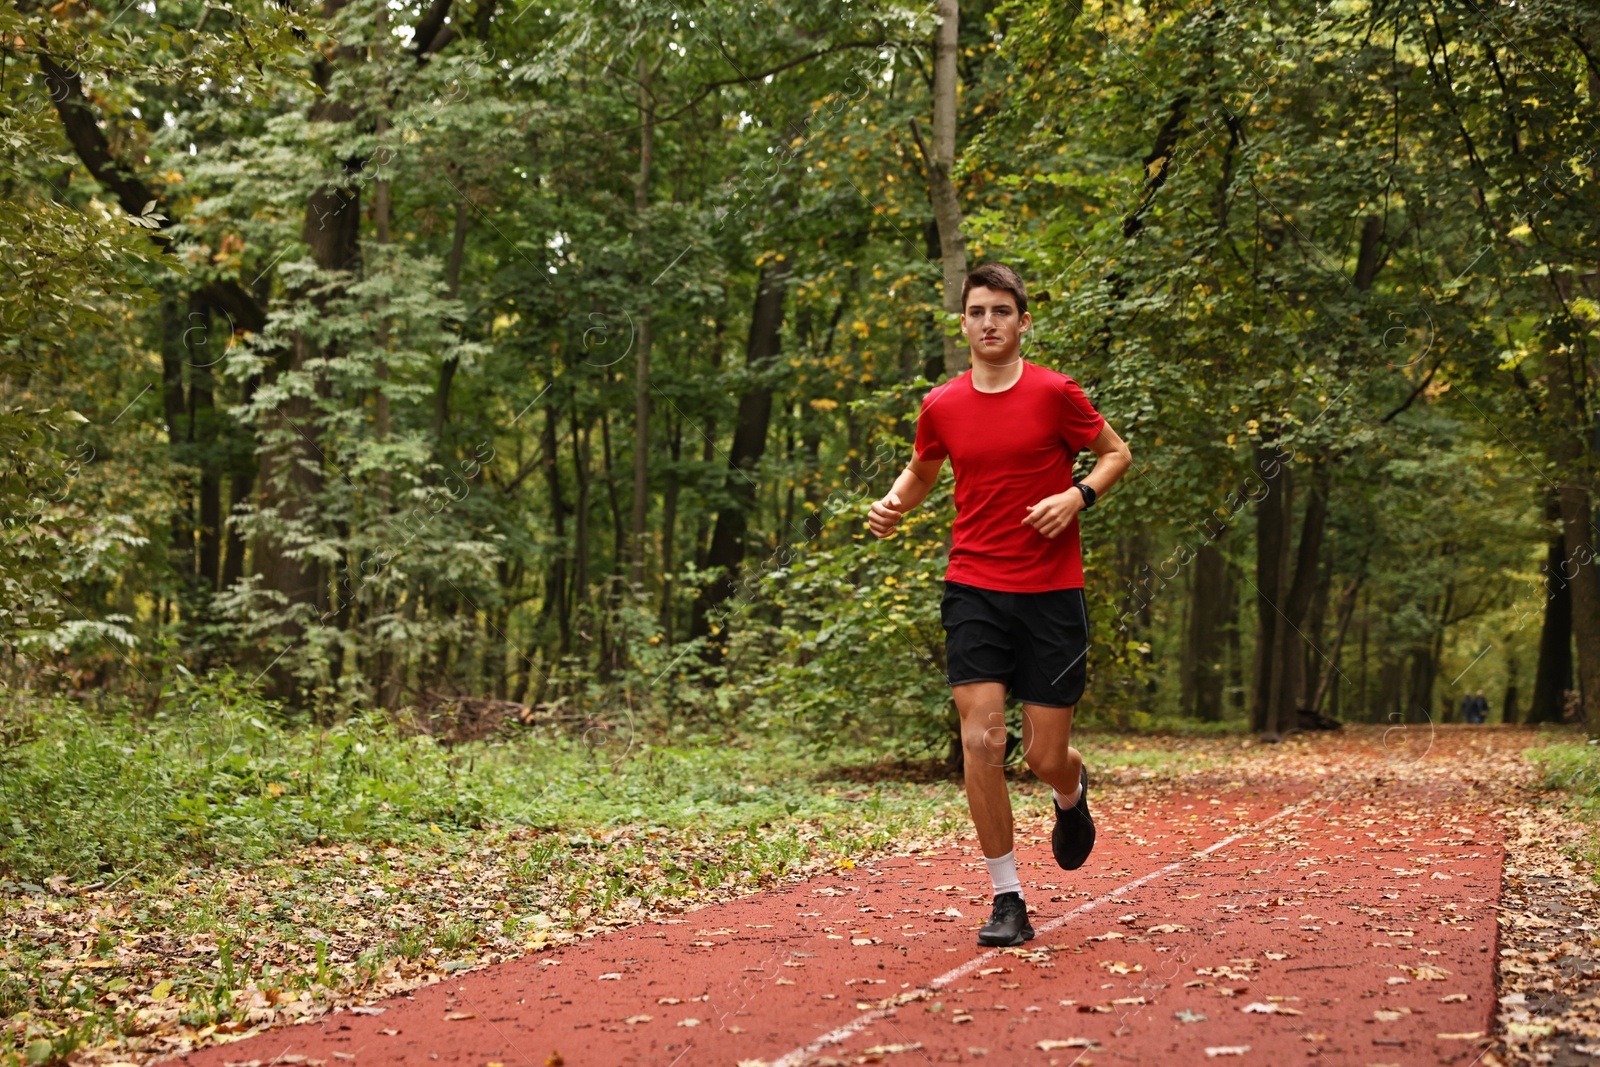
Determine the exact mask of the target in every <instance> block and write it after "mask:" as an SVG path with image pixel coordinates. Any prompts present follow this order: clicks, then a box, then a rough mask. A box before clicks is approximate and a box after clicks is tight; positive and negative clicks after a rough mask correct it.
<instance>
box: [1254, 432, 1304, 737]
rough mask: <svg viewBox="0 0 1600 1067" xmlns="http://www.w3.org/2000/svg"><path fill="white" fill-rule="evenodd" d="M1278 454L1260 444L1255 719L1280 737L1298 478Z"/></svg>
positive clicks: (1259, 729)
mask: <svg viewBox="0 0 1600 1067" xmlns="http://www.w3.org/2000/svg"><path fill="white" fill-rule="evenodd" d="M1274 454H1275V453H1274V452H1273V451H1272V450H1270V449H1268V448H1267V447H1266V446H1265V445H1257V446H1256V456H1255V459H1256V472H1257V473H1258V474H1259V475H1260V476H1261V478H1262V479H1263V481H1265V483H1266V486H1267V493H1266V496H1265V497H1263V498H1262V500H1261V503H1259V504H1257V505H1256V662H1255V680H1254V696H1253V699H1252V700H1251V705H1250V706H1251V711H1250V717H1251V726H1252V728H1253V729H1254V730H1256V731H1257V732H1258V733H1262V734H1266V735H1269V736H1274V737H1275V736H1276V735H1277V733H1278V729H1279V722H1278V706H1277V693H1278V689H1279V685H1280V677H1279V675H1280V671H1279V670H1278V666H1279V654H1278V650H1279V647H1280V637H1279V634H1278V631H1279V629H1281V621H1280V619H1279V618H1278V603H1279V600H1280V599H1281V597H1282V595H1283V592H1284V587H1285V586H1286V584H1287V579H1286V573H1287V571H1288V569H1289V547H1290V545H1289V523H1290V522H1291V521H1292V519H1293V517H1294V512H1293V503H1294V502H1293V500H1292V498H1291V494H1292V493H1293V491H1294V478H1293V473H1292V472H1291V471H1290V470H1289V469H1288V468H1287V467H1282V466H1278V465H1277V464H1278V461H1277V460H1275V459H1273V458H1272V457H1273V456H1274ZM1269 473H1271V474H1272V477H1268V474H1269Z"/></svg>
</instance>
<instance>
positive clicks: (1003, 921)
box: [978, 893, 1033, 945]
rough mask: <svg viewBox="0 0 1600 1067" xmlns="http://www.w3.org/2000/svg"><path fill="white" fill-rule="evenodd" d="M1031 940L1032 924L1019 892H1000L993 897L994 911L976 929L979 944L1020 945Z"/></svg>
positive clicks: (1026, 906)
mask: <svg viewBox="0 0 1600 1067" xmlns="http://www.w3.org/2000/svg"><path fill="white" fill-rule="evenodd" d="M1032 940H1033V924H1032V923H1030V922H1029V921H1028V905H1027V904H1026V903H1024V902H1023V899H1022V894H1021V893H1001V894H1000V895H999V896H997V897H995V898H994V911H993V913H992V914H990V916H989V921H988V922H986V923H984V924H983V929H981V930H979V931H978V944H980V945H1020V944H1022V943H1023V942H1024V941H1032Z"/></svg>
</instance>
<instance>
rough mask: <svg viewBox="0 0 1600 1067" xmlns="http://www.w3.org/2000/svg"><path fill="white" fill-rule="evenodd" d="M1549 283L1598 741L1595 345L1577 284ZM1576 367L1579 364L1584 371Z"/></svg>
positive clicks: (1556, 384)
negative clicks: (1580, 321) (1591, 393)
mask: <svg viewBox="0 0 1600 1067" xmlns="http://www.w3.org/2000/svg"><path fill="white" fill-rule="evenodd" d="M1549 280H1550V290H1549V291H1550V293H1551V296H1552V303H1553V304H1554V305H1555V306H1556V307H1557V308H1558V309H1559V314H1558V316H1556V322H1557V324H1558V325H1557V326H1555V327H1552V336H1551V337H1550V338H1549V339H1548V341H1549V343H1548V344H1547V346H1546V352H1545V358H1544V367H1545V376H1546V380H1547V384H1548V386H1549V391H1550V392H1549V395H1550V405H1551V409H1552V412H1553V414H1554V415H1555V422H1556V425H1555V426H1554V427H1553V428H1552V432H1551V434H1550V444H1549V449H1550V453H1551V457H1552V458H1553V459H1554V460H1555V466H1556V472H1557V477H1558V478H1559V479H1560V482H1561V485H1560V488H1559V490H1558V493H1557V499H1558V502H1559V506H1560V509H1561V534H1562V547H1563V549H1564V553H1565V558H1564V559H1563V561H1562V566H1561V571H1560V575H1561V577H1562V578H1564V579H1565V580H1566V581H1567V582H1568V583H1569V584H1570V586H1571V592H1572V638H1573V645H1574V647H1575V650H1576V653H1577V667H1578V697H1579V707H1580V708H1581V711H1582V716H1581V717H1582V719H1583V723H1584V727H1585V728H1586V729H1587V730H1588V732H1589V734H1590V735H1591V736H1597V735H1600V573H1597V570H1596V568H1597V563H1600V561H1597V560H1596V559H1595V554H1594V526H1593V516H1592V502H1591V499H1590V493H1591V492H1592V490H1593V487H1594V454H1593V451H1592V447H1591V444H1590V441H1591V438H1592V436H1593V433H1594V420H1593V415H1592V413H1591V412H1590V410H1589V404H1588V397H1587V392H1586V391H1587V388H1588V380H1587V379H1588V361H1587V359H1586V358H1585V355H1586V348H1587V346H1586V344H1585V343H1584V331H1582V330H1580V329H1576V328H1568V327H1567V326H1566V319H1567V318H1568V317H1570V313H1569V312H1567V310H1566V309H1567V308H1568V307H1570V305H1571V299H1572V294H1571V293H1570V292H1569V290H1570V288H1571V279H1570V278H1569V277H1568V276H1567V275H1565V274H1564V273H1562V272H1560V271H1556V270H1552V271H1551V272H1550V276H1549ZM1574 361H1576V362H1577V364H1578V367H1577V369H1576V371H1575V370H1574V367H1573V362H1574Z"/></svg>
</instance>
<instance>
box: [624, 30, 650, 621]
mask: <svg viewBox="0 0 1600 1067" xmlns="http://www.w3.org/2000/svg"><path fill="white" fill-rule="evenodd" d="M653 100H654V97H653V96H652V95H651V92H650V64H649V63H648V62H647V60H646V58H645V55H644V53H643V52H641V53H640V54H639V113H640V123H639V182H638V185H637V186H636V187H635V189H634V197H633V207H634V212H635V213H636V214H637V215H638V216H639V231H640V235H641V236H644V235H645V233H646V229H645V219H644V215H645V211H646V210H648V209H649V207H650V157H651V153H652V151H653V149H654V141H655V127H656V111H655V106H654V104H653V103H652V101H653ZM645 244H646V242H644V241H641V242H640V247H641V250H643V248H644V246H645ZM640 288H641V290H643V289H644V288H645V287H644V286H643V285H641V286H640ZM649 505H650V310H649V308H646V309H645V310H644V313H643V314H641V315H640V316H639V333H638V338H637V342H636V350H635V352H634V359H633V515H632V520H633V521H632V525H631V532H632V534H633V537H632V543H631V544H630V545H629V546H628V548H629V552H628V558H629V564H630V566H629V573H628V578H629V581H630V583H631V584H632V586H633V594H634V596H635V597H643V596H644V570H645V554H646V535H647V532H648V531H647V530H646V527H645V524H646V522H647V521H648V519H649Z"/></svg>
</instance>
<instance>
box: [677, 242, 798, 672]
mask: <svg viewBox="0 0 1600 1067" xmlns="http://www.w3.org/2000/svg"><path fill="white" fill-rule="evenodd" d="M789 266H790V264H789V260H788V258H787V257H784V256H779V257H774V258H771V259H768V260H767V261H766V262H765V263H763V264H762V265H761V274H760V276H759V278H758V279H757V282H756V301H755V310H754V311H753V313H752V314H751V316H750V341H749V344H748V346H747V347H746V349H745V363H746V365H747V366H748V367H749V368H750V369H751V370H752V371H755V372H758V373H759V372H760V371H762V370H764V369H765V368H766V367H768V366H769V365H770V364H771V363H772V362H773V360H775V359H777V357H778V349H779V344H780V341H781V338H782V328H783V305H784V297H785V295H786V288H787V287H786V283H787V280H788V277H789ZM771 421H772V389H771V387H770V386H768V385H766V384H764V383H762V382H760V381H759V380H758V381H757V382H756V383H755V384H753V385H751V386H750V388H749V390H747V391H746V392H745V394H744V395H743V396H741V397H740V398H739V415H738V421H737V422H736V423H735V424H734V429H733V446H732V448H731V450H730V451H729V453H728V474H727V486H728V495H729V497H731V498H732V501H731V504H730V505H729V506H727V507H724V508H721V509H719V510H718V512H717V522H716V526H715V528H714V529H713V530H712V534H711V547H710V549H709V550H708V551H707V552H706V566H707V567H714V568H721V569H722V571H723V573H722V576H721V577H719V578H717V579H715V580H713V581H712V582H711V583H710V584H708V585H706V586H704V587H702V588H701V590H700V593H699V595H698V596H697V597H696V598H695V607H694V617H693V619H692V620H691V622H692V627H691V631H690V634H691V636H693V637H705V636H712V631H711V626H712V619H711V614H712V612H713V611H714V610H715V609H717V608H719V607H720V606H721V605H722V604H723V602H724V601H726V600H727V599H728V598H729V597H730V596H732V595H733V593H734V591H735V589H736V588H737V583H738V580H739V567H740V564H741V563H743V562H744V553H745V535H746V532H747V529H748V524H749V519H750V516H751V514H752V513H753V512H754V510H755V502H756V481H755V472H756V467H757V466H758V465H759V464H760V462H761V457H762V455H763V454H764V453H765V452H766V448H767V427H768V424H769V423H770V422H771ZM724 632H725V631H724V628H723V627H720V626H719V628H718V631H717V633H716V635H715V636H716V637H717V639H718V641H717V643H718V644H720V643H721V639H722V637H723V636H724Z"/></svg>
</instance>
